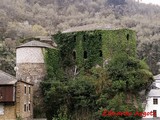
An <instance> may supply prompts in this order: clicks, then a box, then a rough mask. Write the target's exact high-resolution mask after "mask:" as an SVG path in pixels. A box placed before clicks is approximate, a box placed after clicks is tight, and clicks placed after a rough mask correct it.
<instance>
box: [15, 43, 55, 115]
mask: <svg viewBox="0 0 160 120" xmlns="http://www.w3.org/2000/svg"><path fill="white" fill-rule="evenodd" d="M46 48H54V47H53V46H52V45H50V44H48V43H43V42H40V41H35V40H33V41H31V42H28V43H25V44H23V45H21V46H19V47H17V49H16V67H15V70H16V78H17V79H18V80H23V81H28V80H30V81H31V82H32V83H33V85H34V86H33V96H34V99H33V103H34V106H33V107H34V109H38V110H40V109H41V108H40V106H41V107H42V106H43V105H42V104H43V102H42V95H41V94H40V93H41V92H40V91H41V90H40V88H39V85H40V82H41V81H42V80H43V79H44V77H45V75H46V68H45V64H44V63H45V61H44V53H45V49H46ZM36 112H37V110H36ZM40 112H43V111H40ZM43 114H44V113H43Z"/></svg>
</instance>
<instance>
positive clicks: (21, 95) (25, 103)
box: [0, 70, 33, 120]
mask: <svg viewBox="0 0 160 120" xmlns="http://www.w3.org/2000/svg"><path fill="white" fill-rule="evenodd" d="M32 96H33V84H31V83H30V81H23V80H17V79H16V78H15V77H14V76H11V75H9V74H7V73H5V72H3V71H1V70H0V120H17V119H18V118H21V119H23V120H31V119H32V117H33V107H32V106H33V105H32V104H33V98H32Z"/></svg>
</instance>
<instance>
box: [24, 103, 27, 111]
mask: <svg viewBox="0 0 160 120" xmlns="http://www.w3.org/2000/svg"><path fill="white" fill-rule="evenodd" d="M26 110H27V106H26V104H24V112H26Z"/></svg>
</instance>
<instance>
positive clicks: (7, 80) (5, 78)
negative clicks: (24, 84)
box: [0, 70, 17, 85]
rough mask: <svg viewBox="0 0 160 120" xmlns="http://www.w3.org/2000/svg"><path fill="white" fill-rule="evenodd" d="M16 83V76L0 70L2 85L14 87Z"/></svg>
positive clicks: (0, 82)
mask: <svg viewBox="0 0 160 120" xmlns="http://www.w3.org/2000/svg"><path fill="white" fill-rule="evenodd" d="M16 82H17V80H16V78H15V77H14V76H12V75H10V74H8V73H5V72H3V71H2V70H0V85H14V84H15V83H16Z"/></svg>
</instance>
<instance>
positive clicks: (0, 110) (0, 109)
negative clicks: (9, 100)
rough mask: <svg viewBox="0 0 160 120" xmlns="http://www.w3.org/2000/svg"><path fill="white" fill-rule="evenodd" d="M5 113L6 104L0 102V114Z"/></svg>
mask: <svg viewBox="0 0 160 120" xmlns="http://www.w3.org/2000/svg"><path fill="white" fill-rule="evenodd" d="M3 114H4V105H3V104H0V115H3Z"/></svg>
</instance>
